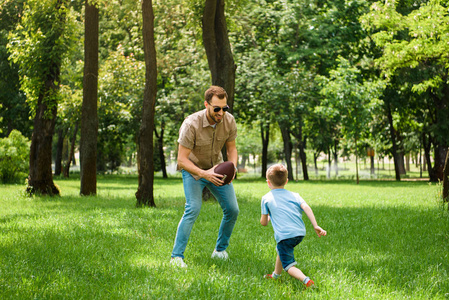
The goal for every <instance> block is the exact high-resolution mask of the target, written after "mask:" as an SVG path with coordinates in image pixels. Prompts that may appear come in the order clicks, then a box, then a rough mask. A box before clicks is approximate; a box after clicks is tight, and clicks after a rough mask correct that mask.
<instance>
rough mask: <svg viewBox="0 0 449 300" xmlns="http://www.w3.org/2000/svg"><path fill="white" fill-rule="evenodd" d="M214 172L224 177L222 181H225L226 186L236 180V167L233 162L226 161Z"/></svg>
mask: <svg viewBox="0 0 449 300" xmlns="http://www.w3.org/2000/svg"><path fill="white" fill-rule="evenodd" d="M214 172H215V173H217V174H221V175H223V176H224V177H223V178H222V179H221V180H223V181H224V184H228V183H230V182H231V180H232V179H233V178H234V174H235V167H234V164H233V163H232V161H225V162H222V163H221V164H218V165H217V166H216V167H215V169H214Z"/></svg>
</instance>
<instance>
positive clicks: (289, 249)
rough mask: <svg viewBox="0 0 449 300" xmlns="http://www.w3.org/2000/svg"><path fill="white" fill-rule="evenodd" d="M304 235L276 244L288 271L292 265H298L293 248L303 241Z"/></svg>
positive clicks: (283, 265) (284, 266)
mask: <svg viewBox="0 0 449 300" xmlns="http://www.w3.org/2000/svg"><path fill="white" fill-rule="evenodd" d="M303 238H304V236H297V237H294V238H289V239H285V240H282V241H280V242H279V243H278V244H277V246H276V251H277V253H278V255H279V258H280V259H281V262H282V268H284V270H285V271H288V269H290V268H291V267H293V266H294V265H296V261H295V256H294V254H293V250H294V249H295V246H296V245H298V244H299V243H301V242H302V239H303Z"/></svg>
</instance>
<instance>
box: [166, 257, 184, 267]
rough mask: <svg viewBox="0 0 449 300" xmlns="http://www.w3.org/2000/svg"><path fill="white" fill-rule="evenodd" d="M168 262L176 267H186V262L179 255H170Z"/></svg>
mask: <svg viewBox="0 0 449 300" xmlns="http://www.w3.org/2000/svg"><path fill="white" fill-rule="evenodd" d="M170 264H171V265H173V266H176V267H181V268H187V264H186V263H185V262H184V260H183V259H182V257H180V256H176V257H172V258H171V260H170Z"/></svg>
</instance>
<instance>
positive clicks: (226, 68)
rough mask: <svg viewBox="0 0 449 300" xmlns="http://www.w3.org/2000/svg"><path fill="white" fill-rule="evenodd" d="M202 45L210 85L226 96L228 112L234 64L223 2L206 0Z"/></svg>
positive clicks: (232, 89) (232, 87) (231, 97)
mask: <svg viewBox="0 0 449 300" xmlns="http://www.w3.org/2000/svg"><path fill="white" fill-rule="evenodd" d="M203 44H204V48H205V49H206V54H207V60H208V62H209V69H210V72H211V75H212V84H213V85H218V86H221V87H223V88H224V89H225V90H226V92H227V94H228V101H227V102H228V105H229V107H230V112H231V113H232V112H233V107H234V88H235V69H236V66H235V63H234V58H233V55H232V51H231V44H230V42H229V38H228V31H227V26H226V17H225V0H206V1H205V5H204V13H203Z"/></svg>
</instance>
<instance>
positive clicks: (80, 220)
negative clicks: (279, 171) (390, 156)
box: [0, 176, 449, 300]
mask: <svg viewBox="0 0 449 300" xmlns="http://www.w3.org/2000/svg"><path fill="white" fill-rule="evenodd" d="M57 183H58V185H60V186H61V188H62V190H64V191H65V195H62V196H61V197H60V198H57V199H51V200H50V199H49V198H47V197H34V198H29V197H25V196H23V195H22V194H21V192H20V189H21V187H20V186H14V185H2V186H0V207H2V209H1V210H0V246H1V249H2V255H1V256H0V261H1V264H0V273H1V274H2V277H1V279H0V287H1V288H0V298H2V299H17V298H20V299H31V298H32V299H34V298H45V299H55V298H64V299H117V298H120V299H217V298H218V299H266V298H275V299H294V298H298V297H300V298H301V299H365V298H368V299H382V300H383V299H445V297H446V296H447V295H446V294H445V293H447V291H448V290H449V277H448V274H447V272H448V271H447V270H449V262H448V260H447V259H446V258H447V252H448V245H447V239H448V232H449V215H448V213H447V212H445V211H443V210H442V209H441V207H440V205H439V204H438V202H437V194H438V190H439V187H438V186H436V185H434V184H433V185H429V184H428V183H423V182H399V183H396V182H362V183H361V184H360V185H359V186H355V185H354V184H352V183H348V182H340V184H335V183H333V182H318V181H315V182H307V183H305V182H301V183H295V182H292V181H290V182H289V183H288V185H287V187H288V189H289V190H292V191H294V192H298V193H300V194H301V196H302V197H303V198H304V199H305V200H306V202H307V203H308V204H310V205H311V207H312V209H313V210H314V213H315V216H316V217H317V220H318V223H319V224H320V225H321V226H322V227H323V228H325V229H326V230H327V231H328V236H326V237H322V238H317V237H316V236H315V235H314V234H313V228H312V227H311V226H310V222H309V221H308V220H307V218H306V217H304V218H305V220H304V221H305V224H306V227H307V231H308V233H307V235H306V238H305V239H304V241H303V242H302V243H301V244H300V245H299V246H297V247H296V249H295V257H296V259H297V261H298V267H299V268H301V270H302V271H304V272H305V273H306V274H307V275H308V276H310V277H311V278H312V279H313V280H314V281H315V282H316V284H317V286H318V289H316V290H304V289H303V287H302V284H301V283H299V282H297V281H296V280H294V279H293V278H291V277H290V276H288V274H287V273H286V272H283V273H282V276H281V279H280V280H279V281H267V280H265V279H264V278H263V275H264V274H267V273H269V272H272V271H273V268H274V262H275V258H276V250H275V242H274V237H273V230H272V228H271V226H270V225H269V226H267V227H263V226H261V225H260V224H259V219H260V198H261V197H262V195H264V194H265V193H266V192H267V191H268V187H267V185H266V182H265V181H264V180H257V181H246V180H237V181H235V183H234V187H235V190H236V193H237V198H238V199H239V206H240V215H239V218H238V220H237V223H236V226H235V228H234V232H233V235H232V239H231V242H230V245H229V248H228V249H227V251H228V253H229V255H230V259H229V260H228V261H219V260H214V259H211V258H210V255H211V253H212V251H213V247H214V243H215V240H216V238H217V232H218V227H219V225H220V224H219V222H220V220H221V217H222V210H221V208H220V206H219V205H218V203H216V202H207V203H204V204H203V207H202V210H201V213H200V215H199V217H198V219H197V221H196V223H195V226H194V228H193V230H192V234H191V236H190V240H189V244H188V247H187V249H186V252H185V255H186V262H187V264H188V268H187V269H186V270H184V269H183V270H180V269H177V268H173V267H172V266H171V265H170V263H169V260H170V253H171V250H172V247H173V238H174V235H175V232H176V227H177V224H178V222H179V219H180V218H181V216H182V213H183V211H184V204H185V199H184V193H183V188H182V182H181V180H180V179H170V180H161V179H160V178H156V179H155V197H156V202H157V205H158V207H157V209H154V208H147V209H136V208H135V200H134V197H133V194H134V191H135V190H136V187H137V178H136V177H135V176H134V177H123V176H121V177H119V176H115V177H112V176H111V177H110V176H108V177H102V176H100V177H99V180H98V195H97V196H96V197H79V179H78V178H75V179H70V180H58V181H57ZM348 195H351V197H348ZM429 282H430V283H431V284H429Z"/></svg>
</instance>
